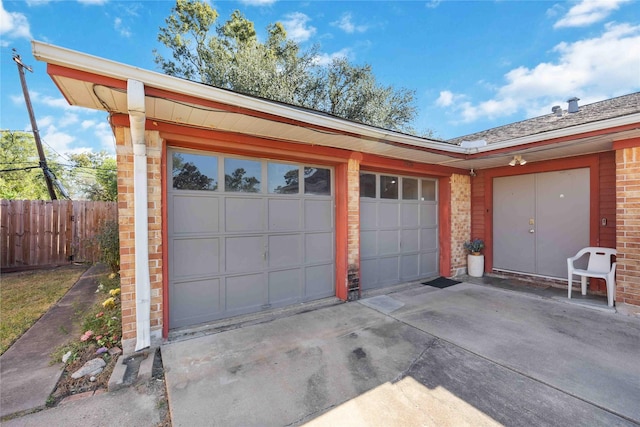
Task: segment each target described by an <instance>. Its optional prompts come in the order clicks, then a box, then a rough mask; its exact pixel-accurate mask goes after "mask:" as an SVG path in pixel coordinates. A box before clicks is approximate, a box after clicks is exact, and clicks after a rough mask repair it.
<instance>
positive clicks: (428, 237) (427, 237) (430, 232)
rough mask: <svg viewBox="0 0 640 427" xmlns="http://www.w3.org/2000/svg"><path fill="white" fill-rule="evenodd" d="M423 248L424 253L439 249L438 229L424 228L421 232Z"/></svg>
mask: <svg viewBox="0 0 640 427" xmlns="http://www.w3.org/2000/svg"><path fill="white" fill-rule="evenodd" d="M420 239H421V248H422V250H423V251H425V250H426V251H428V250H435V249H438V229H437V228H423V229H422V230H421V231H420Z"/></svg>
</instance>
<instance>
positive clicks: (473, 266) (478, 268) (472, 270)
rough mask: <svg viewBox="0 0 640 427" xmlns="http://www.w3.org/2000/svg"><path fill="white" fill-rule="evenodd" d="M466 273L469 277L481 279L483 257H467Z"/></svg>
mask: <svg viewBox="0 0 640 427" xmlns="http://www.w3.org/2000/svg"><path fill="white" fill-rule="evenodd" d="M467 273H468V274H469V276H471V277H482V275H483V274H484V255H471V254H469V255H467Z"/></svg>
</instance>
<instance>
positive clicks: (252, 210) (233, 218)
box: [225, 197, 264, 233]
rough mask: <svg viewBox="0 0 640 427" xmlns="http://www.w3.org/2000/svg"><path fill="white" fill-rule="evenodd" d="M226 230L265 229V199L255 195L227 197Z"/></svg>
mask: <svg viewBox="0 0 640 427" xmlns="http://www.w3.org/2000/svg"><path fill="white" fill-rule="evenodd" d="M225 231H227V232H232V233H233V232H261V231H264V201H263V200H262V199H259V198H255V197H253V198H250V197H246V198H245V197H228V198H227V199H225Z"/></svg>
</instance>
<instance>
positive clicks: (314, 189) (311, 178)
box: [304, 167, 331, 196]
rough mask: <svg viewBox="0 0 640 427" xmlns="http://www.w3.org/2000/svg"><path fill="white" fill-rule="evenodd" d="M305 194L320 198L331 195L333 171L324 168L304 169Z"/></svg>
mask: <svg viewBox="0 0 640 427" xmlns="http://www.w3.org/2000/svg"><path fill="white" fill-rule="evenodd" d="M304 193H305V194H315V195H318V196H330V195H331V170H329V169H324V168H314V167H305V168H304Z"/></svg>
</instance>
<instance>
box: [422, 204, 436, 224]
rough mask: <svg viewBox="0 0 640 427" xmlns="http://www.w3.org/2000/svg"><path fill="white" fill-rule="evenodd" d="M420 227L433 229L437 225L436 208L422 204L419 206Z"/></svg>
mask: <svg viewBox="0 0 640 427" xmlns="http://www.w3.org/2000/svg"><path fill="white" fill-rule="evenodd" d="M420 225H421V226H423V227H435V226H437V225H438V206H437V205H435V204H433V205H431V204H424V205H421V206H420Z"/></svg>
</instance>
